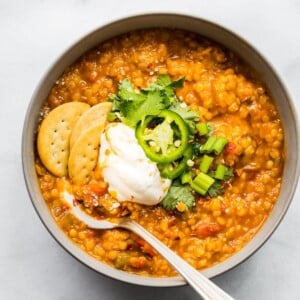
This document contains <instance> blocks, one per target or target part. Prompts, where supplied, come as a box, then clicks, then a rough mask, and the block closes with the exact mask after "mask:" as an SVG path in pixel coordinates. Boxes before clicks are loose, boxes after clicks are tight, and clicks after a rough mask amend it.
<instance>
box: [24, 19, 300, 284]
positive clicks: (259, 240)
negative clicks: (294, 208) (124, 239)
mask: <svg viewBox="0 0 300 300" xmlns="http://www.w3.org/2000/svg"><path fill="white" fill-rule="evenodd" d="M149 27H171V28H172V27H176V28H180V29H185V30H189V31H193V32H196V33H198V34H201V35H203V36H206V37H208V38H210V39H212V40H215V41H217V42H218V43H220V44H223V45H224V46H225V47H227V48H229V49H231V50H232V51H234V52H235V53H237V54H238V55H239V56H240V57H242V58H243V59H244V60H245V61H247V62H248V63H249V64H250V65H251V66H252V67H253V68H254V69H255V70H256V71H257V73H258V74H259V76H260V77H261V78H262V80H263V81H264V82H265V83H266V85H267V86H268V88H269V90H270V92H271V94H272V96H273V98H274V99H275V102H276V105H277V108H278V110H279V113H280V116H281V118H282V121H283V126H284V132H285V144H286V145H287V147H286V163H285V168H284V175H283V176H284V179H283V182H282V188H281V193H280V196H279V199H278V201H277V203H276V205H275V207H274V210H273V212H272V215H271V216H270V218H269V219H268V220H267V222H266V223H265V224H264V226H263V227H262V228H261V230H260V231H259V232H258V234H257V235H256V236H255V237H254V238H253V239H252V240H251V241H250V242H249V243H248V244H247V245H246V246H245V247H244V248H243V249H242V250H241V251H239V252H238V253H236V254H235V255H233V256H232V257H230V258H229V259H227V260H226V261H224V262H222V263H220V264H218V265H216V266H214V267H211V268H208V269H206V270H205V271H204V272H203V273H204V274H205V275H206V276H208V277H213V276H216V275H219V274H221V273H223V272H225V271H227V270H229V269H231V268H233V267H235V266H236V265H238V264H239V263H241V262H242V261H244V260H245V259H246V258H248V257H249V256H250V255H251V254H253V253H254V252H255V251H256V250H257V249H258V248H259V247H260V246H262V245H263V243H264V242H266V240H267V239H268V238H269V237H270V235H271V234H272V233H273V232H274V230H275V229H276V227H277V226H278V224H279V223H280V221H281V220H282V218H283V216H284V215H285V213H286V211H287V209H288V206H289V204H290V202H291V199H292V196H293V194H294V191H295V188H296V185H297V179H298V175H299V157H300V155H299V154H300V153H299V132H298V127H299V126H298V123H297V118H296V113H295V109H294V107H293V105H292V102H291V99H290V97H289V95H288V93H287V91H286V88H285V87H284V85H283V83H282V81H281V80H280V79H279V77H278V75H277V74H276V72H275V71H274V69H273V67H272V66H271V65H270V63H268V62H267V60H266V59H265V58H264V57H262V55H261V54H259V53H258V51H257V50H255V49H254V48H253V47H252V46H250V45H249V44H248V43H247V42H246V41H245V40H244V39H242V38H240V37H239V36H237V35H236V34H234V33H232V32H230V31H229V30H227V29H224V28H223V27H221V26H219V25H216V24H213V23H211V22H208V21H205V20H203V19H199V18H197V17H192V16H186V15H177V14H147V15H138V16H133V17H129V18H125V19H122V20H118V21H115V22H112V23H110V24H108V25H106V26H103V27H101V28H99V29H97V30H95V31H93V32H92V33H90V34H88V35H87V36H85V37H84V38H82V39H81V40H79V41H78V42H76V43H75V44H74V45H73V46H72V47H71V48H69V49H68V50H67V51H66V52H65V53H63V54H62V56H60V57H59V58H58V59H57V60H56V62H55V63H54V64H53V65H52V66H51V68H50V69H49V70H48V71H47V72H46V74H45V76H44V77H43V78H42V80H41V82H40V84H39V85H38V87H37V89H36V91H35V93H34V95H33V97H32V100H31V102H30V104H29V107H28V111H27V115H26V119H25V123H24V128H23V143H22V159H23V170H24V176H25V181H26V185H27V189H28V192H29V195H30V197H31V200H32V203H33V205H34V207H35V209H36V211H37V213H38V215H39V217H40V218H41V220H42V222H43V223H44V225H45V226H46V228H47V229H48V230H49V232H50V233H51V234H52V235H53V237H54V238H55V239H56V240H57V241H58V243H59V244H60V245H62V247H64V248H65V249H66V250H67V251H68V252H69V253H70V254H72V255H73V256H74V257H75V258H77V259H78V260H79V261H81V262H82V263H84V264H85V265H87V266H88V267H90V268H91V269H93V270H95V271H97V272H99V273H101V274H104V275H107V276H110V277H113V278H115V279H119V280H122V281H125V282H129V283H134V284H139V285H146V286H178V285H183V284H185V282H184V280H183V279H182V278H180V277H174V278H145V277H141V276H137V275H131V274H128V273H125V272H123V271H119V270H116V269H113V268H111V267H109V266H107V265H106V264H103V263H101V262H99V261H96V260H95V259H94V258H92V257H91V256H89V255H87V254H86V253H85V252H83V251H82V250H80V249H79V248H78V247H77V246H75V245H74V244H73V243H72V242H71V241H70V240H69V239H68V238H67V237H66V236H65V235H64V233H63V232H62V231H61V230H60V229H59V228H58V227H57V226H56V224H55V222H54V220H53V219H52V217H51V215H50V213H49V211H48V208H47V206H46V204H45V201H44V200H43V198H42V196H41V193H40V190H39V186H38V183H37V176H36V173H35V169H34V138H35V133H36V129H37V123H38V117H39V110H40V107H41V105H42V103H43V101H44V99H45V98H46V97H47V95H48V93H49V91H50V89H51V87H52V85H53V84H54V83H55V81H56V80H57V78H58V77H59V76H60V75H61V74H62V72H63V71H64V70H65V69H66V68H67V67H68V66H69V65H70V64H71V63H72V62H74V61H75V60H76V59H77V58H79V57H80V56H81V55H82V54H84V53H85V52H86V51H87V50H89V49H91V48H93V47H94V46H96V45H97V44H99V43H101V42H103V41H105V40H107V39H110V38H112V37H115V36H117V35H119V34H122V33H125V32H128V31H131V30H134V29H140V28H149Z"/></svg>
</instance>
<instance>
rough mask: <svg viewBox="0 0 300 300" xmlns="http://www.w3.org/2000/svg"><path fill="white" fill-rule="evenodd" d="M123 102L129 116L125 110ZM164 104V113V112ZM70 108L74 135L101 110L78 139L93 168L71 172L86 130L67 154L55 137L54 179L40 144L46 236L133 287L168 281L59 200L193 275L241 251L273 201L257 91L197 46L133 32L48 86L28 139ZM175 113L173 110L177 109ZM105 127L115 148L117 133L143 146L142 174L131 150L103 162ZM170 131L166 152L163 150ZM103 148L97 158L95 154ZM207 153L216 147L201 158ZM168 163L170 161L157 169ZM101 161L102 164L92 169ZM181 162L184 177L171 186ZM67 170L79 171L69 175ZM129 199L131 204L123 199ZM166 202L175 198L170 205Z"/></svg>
mask: <svg viewBox="0 0 300 300" xmlns="http://www.w3.org/2000/svg"><path fill="white" fill-rule="evenodd" d="M122 89H123V90H122ZM122 91H123V92H122ZM126 97H128V99H126ZM155 97H156V98H155ZM123 98H124V99H123ZM153 98H155V99H156V100H155V99H154V100H153ZM149 99H150V100H149ZM157 99H158V100H157ZM162 99H163V100H162ZM166 99H167V100H166ZM128 100H130V101H129V102H130V103H129V104H130V105H132V107H133V108H134V109H128V105H127V104H128V103H127V102H128ZM122 101H123V102H122ZM126 101H127V102H126ZM134 101H136V102H134ZM146 101H153V102H151V103H160V104H159V105H160V106H159V105H158V106H157V107H163V106H164V107H163V109H161V110H159V108H155V107H156V106H155V105H152V106H151V107H150V108H148V107H147V109H145V108H144V106H145V105H144V106H142V105H141V104H140V103H146ZM155 101H157V102H155ZM163 101H169V102H170V104H169V106H167V105H168V104H166V103H165V102H163ZM174 101H175V102H174ZM71 102H74V103H85V104H86V106H85V105H81V106H80V105H79V106H80V107H81V108H80V110H82V111H81V113H80V115H78V120H76V122H75V121H74V123H77V121H78V122H79V120H80V118H81V116H84V115H86V114H87V111H90V110H91V109H92V108H93V107H96V106H98V105H99V104H100V103H103V105H104V106H105V107H106V108H105V109H104V110H105V112H106V110H107V118H105V122H104V121H103V122H102V123H101V124H102V125H103V126H99V125H98V127H97V128H98V129H97V130H98V131H97V130H94V133H92V130H91V133H90V135H89V137H93V138H91V143H92V144H93V145H94V146H93V147H92V149H91V151H90V152H93V156H92V157H91V161H92V162H93V164H94V165H91V164H88V163H87V162H86V163H83V164H79V163H78V161H79V160H78V159H76V156H74V157H75V159H74V162H72V163H71V162H70V160H71V157H72V151H73V152H74V151H75V150H73V149H75V148H74V147H76V143H77V144H79V145H81V144H80V143H79V142H77V141H78V140H80V139H81V140H84V139H83V138H81V137H82V136H83V133H84V134H85V135H87V134H86V132H87V131H88V129H90V127H93V128H95V127H96V126H95V125H93V126H92V125H91V126H88V127H89V128H85V129H81V130H82V131H81V132H79V134H78V136H77V138H76V139H75V138H74V139H75V140H74V143H73V142H72V138H71V141H70V137H69V136H67V137H66V136H62V137H61V138H62V143H64V145H65V146H64V147H65V148H63V149H62V150H64V151H66V152H64V151H63V152H64V153H67V154H66V156H67V158H68V159H69V160H68V165H66V166H65V169H64V170H65V171H63V172H62V173H56V172H55V171H53V170H52V169H51V164H52V162H51V164H50V165H47V164H45V159H44V158H43V155H46V156H47V153H48V154H49V152H51V151H52V150H51V149H52V148H51V144H49V145H50V146H49V147H50V148H49V149H50V150H49V149H47V147H46V146H45V147H44V145H45V144H44V143H43V142H40V145H38V147H37V150H38V151H37V153H36V172H37V175H38V180H39V185H40V188H41V192H42V195H43V197H44V199H45V201H46V203H47V205H48V207H49V210H50V212H51V214H52V216H53V218H54V220H55V221H56V223H57V225H58V226H59V227H60V228H61V229H62V230H63V231H64V232H65V234H66V235H67V236H68V237H69V238H70V239H71V240H72V241H73V242H74V243H75V244H76V245H77V246H78V247H80V248H81V249H82V250H83V251H85V252H87V253H88V254H89V255H91V256H93V257H94V258H95V259H97V260H99V261H101V262H105V263H107V264H109V265H111V266H113V267H115V268H118V269H121V270H125V271H127V272H130V273H135V274H139V275H145V276H155V277H168V276H175V275H176V272H175V271H174V270H173V268H172V267H171V266H170V265H169V264H168V263H167V262H166V261H165V260H164V259H163V258H162V257H161V256H160V255H159V254H158V253H156V251H155V250H154V249H152V248H151V246H149V245H148V244H147V243H146V242H145V241H144V240H143V239H141V238H140V237H138V236H136V235H135V234H133V233H131V232H128V231H126V230H122V229H113V230H105V231H100V230H94V229H90V228H88V227H87V226H86V225H85V224H83V223H82V222H80V221H79V220H77V219H76V218H75V217H74V216H73V215H72V214H71V213H70V209H69V207H68V205H67V203H66V201H65V199H64V197H67V196H68V195H71V197H73V198H74V201H75V202H76V204H78V205H80V206H81V208H82V209H83V210H84V211H85V212H86V213H87V214H89V215H91V216H93V217H95V218H98V219H104V218H106V219H111V220H112V221H113V220H114V219H115V218H118V217H123V216H129V217H130V218H132V219H133V220H135V221H137V222H138V223H139V224H141V225H142V226H144V227H145V228H146V229H147V230H149V231H150V232H151V233H153V234H154V235H155V236H156V237H157V238H159V239H160V240H161V241H162V242H164V243H165V244H166V245H168V246H169V247H170V248H171V249H173V250H174V251H175V252H177V253H178V254H179V255H180V256H181V257H183V258H184V259H185V260H186V261H187V262H189V263H190V264H191V265H192V266H194V267H195V268H197V269H199V270H201V269H204V268H209V267H211V266H213V265H215V264H217V263H219V262H222V261H224V260H226V259H227V258H228V257H230V256H232V255H233V254H235V253H236V252H238V251H239V250H240V249H242V248H243V247H244V246H245V245H246V244H247V243H248V242H249V241H250V240H251V239H252V238H253V237H254V235H255V234H256V233H257V232H258V231H259V229H260V228H261V226H262V225H263V224H264V222H265V221H266V219H267V218H268V216H269V215H270V214H271V212H272V208H273V206H274V204H275V203H276V199H277V197H278V195H279V191H280V186H281V179H282V170H283V165H284V156H285V153H284V140H283V138H284V135H283V129H282V124H281V121H280V117H279V114H278V112H277V110H276V107H275V105H274V103H273V100H272V99H271V97H270V95H269V93H268V91H267V89H266V87H265V86H264V84H263V82H261V81H260V80H259V78H258V77H257V76H256V74H255V73H254V72H253V71H252V70H251V68H249V66H247V64H245V63H244V62H243V61H241V60H240V59H239V58H238V57H236V56H235V55H234V54H233V53H231V52H230V51H229V50H227V49H224V48H223V47H222V46H220V45H218V44H216V43H214V42H212V41H210V40H207V39H205V38H203V37H200V36H198V35H196V34H193V33H190V32H185V31H181V30H171V29H147V30H139V31H134V32H130V33H128V34H125V35H122V36H119V37H116V38H114V39H112V40H109V41H107V42H105V43H102V44H101V45H99V46H98V47H96V48H95V49H92V50H91V51H89V52H88V53H86V54H85V55H83V56H82V57H81V58H80V59H79V60H78V61H76V62H75V63H74V64H72V65H71V66H70V67H69V68H68V69H67V70H66V71H65V72H64V74H62V75H61V77H60V78H58V80H57V82H56V83H55V85H54V86H53V88H52V89H51V91H50V94H49V96H48V98H47V99H45V102H44V105H43V107H42V108H41V117H40V124H41V125H40V127H39V131H38V134H40V132H41V131H42V126H43V123H45V122H46V121H45V122H44V120H46V119H47V117H48V116H49V115H50V114H51V112H54V111H55V110H56V109H57V108H58V107H63V106H64V105H65V104H66V103H71ZM124 103H126V105H125V104H124ZM149 103H150V102H149ZM162 103H163V104H162ZM174 103H176V105H177V104H178V106H177V107H176V109H174V107H175V104H174ZM124 107H126V109H125V108H124ZM129 107H130V106H129ZM166 107H167V108H166ZM154 108H155V109H157V115H156V114H155V111H156V110H155V109H154ZM145 111H151V113H150V114H148V113H145ZM162 111H164V113H162ZM165 111H171V113H165ZM102 112H103V110H102ZM174 113H175V116H174ZM90 114H91V113H90ZM91 115H92V114H91ZM149 115H151V118H150V117H149ZM178 115H179V120H177V119H176V118H177V116H178ZM91 118H93V117H91ZM99 118H100V117H99ZM99 118H98V119H99ZM139 118H140V119H139ZM170 118H171V121H170V124H171V122H172V124H171V125H170V124H169V125H166V123H165V122H164V121H165V120H170ZM103 120H104V119H103ZM182 120H183V121H185V122H184V123H185V125H184V126H183V125H182V126H181V123H180V122H181V121H182ZM61 121H64V120H61ZM147 122H148V124H147V126H146V127H145V126H144V127H143V124H146V123H147ZM82 123H89V122H82ZM93 124H94V123H93ZM114 124H115V125H114ZM121 124H123V125H122V126H124V128H123V127H122V128H121ZM141 124H142V125H141ZM72 126H73V125H72ZM74 126H77V127H80V126H79V125H76V124H75V125H74ZM85 126H86V125H81V127H80V128H83V127H85ZM113 127H115V129H116V128H118V129H119V133H116V139H117V138H118V137H119V138H120V140H121V139H122V138H123V137H124V136H127V131H126V130H127V129H125V128H130V129H128V140H126V141H127V142H128V141H129V139H130V141H132V139H134V137H136V141H137V145H139V147H140V146H142V147H140V148H139V149H142V150H143V151H144V152H145V153H144V154H145V159H144V158H143V159H144V160H143V163H144V164H142V163H141V164H136V165H134V163H133V162H132V161H131V158H132V157H134V156H135V155H136V157H139V156H138V155H140V154H136V152H134V151H135V150H132V149H131V148H129V146H128V145H131V142H128V144H126V143H125V144H124V145H126V147H125V148H122V147H120V148H122V149H120V151H119V152H118V153H122V155H123V156H126V155H127V154H128V160H129V161H130V163H126V162H125V161H124V159H123V158H122V155H121V157H120V158H118V159H119V160H117V158H115V157H114V158H110V157H109V154H110V153H111V152H110V150H111V149H110V148H109V147H111V144H112V143H113V133H112V132H113V130H115V129H114V128H113ZM72 128H73V127H72ZM72 128H71V129H68V130H72ZM137 128H139V130H140V131H141V135H140V136H139V135H138V134H137ZM141 128H142V129H143V130H142V129H141ZM157 128H159V129H157ZM162 128H163V129H162ZM182 128H183V129H182ZM186 129H187V131H186V132H185V130H186ZM74 130H75V129H74ZM74 130H72V132H74ZM54 131H55V129H54ZM115 131H116V130H115ZM134 131H135V134H133V135H131V133H130V132H134ZM171 131H172V142H171V143H170V142H165V140H168V139H169V137H170V132H171ZM82 132H83V133H82ZM97 132H98V133H97ZM166 132H168V133H169V135H167V134H166V136H165V140H164V141H163V142H162V141H161V138H160V137H161V136H162V134H163V133H166ZM110 134H111V136H109V135H110ZM118 134H119V135H118ZM92 135H93V136H92ZM72 136H73V134H72ZM94 136H95V138H94ZM100 136H101V138H99V137H100ZM105 136H106V139H105ZM97 139H99V141H98V140H97ZM95 140H97V145H96V144H94V143H95ZM41 141H44V139H41ZM126 141H125V142H126ZM145 141H146V142H145ZM209 141H210V142H209ZM216 141H217V142H216ZM105 143H107V145H108V146H106V147H107V149H106V150H107V151H104V150H103V149H104V144H105ZM120 143H121V141H120ZM160 143H161V144H160ZM209 143H210V144H215V145H216V144H222V147H219V148H218V147H217V146H212V147H210V146H209V145H208V144H209ZM95 145H96V146H95ZM183 145H185V146H186V147H185V148H184V147H183ZM116 147H117V146H116ZM157 147H158V148H157ZM77 148H79V150H78V151H80V150H81V152H80V155H81V156H82V157H83V156H87V157H88V158H90V156H89V155H92V154H90V152H87V154H86V152H84V153H83V152H82V151H83V150H82V149H83V147H80V146H77ZM164 148H165V152H164ZM181 148H182V149H183V148H184V149H183V150H182V149H181ZM187 148H191V150H190V154H184V153H187V152H188V151H187ZM210 148H211V149H210ZM99 149H100V150H99ZM101 149H102V150H103V151H102V152H101ZM128 149H129V150H130V151H131V150H132V152H130V151H129V150H128ZM135 149H137V148H135ZM127 150H128V151H127ZM179 150H182V151H179ZM43 151H44V152H45V153H46V154H43V153H44V152H43ZM78 151H77V152H78ZM122 151H123V152H122ZM138 151H140V150H137V152H138ZM75 152H76V151H75ZM77 152H76V153H77ZM175 152H176V153H177V154H178V155H179V156H178V155H177V154H176V155H177V156H178V157H177V156H176V155H175ZM101 153H102V155H101ZM139 153H140V152H139ZM171 154H172V155H173V154H174V160H173V161H169V160H168V158H169V157H171V156H172V155H171ZM77 157H78V156H77ZM101 157H102V158H103V157H105V162H106V163H101V159H102V158H101ZM204 157H208V158H204ZM185 158H186V159H185ZM113 159H115V160H113ZM184 159H185V160H184ZM183 160H184V168H183V169H182V172H181V171H180V172H181V173H180V174H179V173H178V172H177V171H178V169H179V165H180V163H181V162H182V161H183ZM107 162H109V163H110V165H109V166H110V167H111V168H108V167H107V165H108V163H107ZM113 162H115V165H114V164H113ZM59 163H61V162H60V161H59ZM74 164H77V165H78V164H79V165H78V166H76V168H75V167H73V165H74ZM153 164H155V165H157V166H158V168H157V169H155V170H156V172H157V170H159V173H155V176H156V177H154V175H153V176H152V177H151V176H150V177H151V178H150V179H149V176H148V177H147V176H144V175H145V173H143V170H144V169H147V168H148V166H149V165H151V166H153ZM182 165H183V164H182ZM83 168H87V169H88V170H87V171H86V172H87V173H84V174H83V173H82V172H83V171H82V170H83ZM73 169H74V171H72V170H73ZM112 170H118V172H116V173H113V171H112ZM175 171H176V172H177V173H178V174H179V175H178V174H177V175H176V174H175V173H176V172H175ZM134 172H141V176H136V177H137V179H138V180H140V182H139V184H141V185H142V184H143V179H142V178H144V179H145V180H144V181H147V180H148V181H147V182H148V183H149V182H150V183H149V184H150V186H151V187H152V188H151V189H147V188H148V187H149V184H148V186H147V185H145V186H146V187H147V188H144V189H142V191H143V190H144V191H147V194H146V192H145V194H143V192H141V191H140V190H138V187H137V185H138V184H136V185H134V184H133V182H134V181H133V180H131V179H130V176H131V175H130V174H132V176H133V177H134V176H135V175H136V174H137V173H134ZM82 174H83V175H82ZM120 174H121V175H120ZM174 174H175V175H174ZM78 176H79V177H78ZM174 176H175V177H174ZM172 177H173V178H172ZM116 178H117V179H118V180H116ZM149 180H150V181H149ZM159 180H160V181H159ZM199 182H200V186H199V184H198V183H199ZM203 182H206V184H204V183H203ZM128 189H129V190H130V191H129V194H130V193H131V192H132V194H133V195H134V197H133V198H132V199H131V197H128ZM183 189H184V192H183V193H181V191H183ZM171 190H172V191H173V195H172V193H171ZM177 192H179V193H178V195H179V196H178V197H177V196H174V194H176V193H177ZM180 197H182V198H180ZM192 198H193V199H192ZM147 199H150V200H151V201H152V200H153V199H154V200H155V201H152V202H151V201H150V200H149V201H148V200H147ZM133 200H134V201H133ZM146 200H147V201H146ZM175 200H176V202H174V201H175Z"/></svg>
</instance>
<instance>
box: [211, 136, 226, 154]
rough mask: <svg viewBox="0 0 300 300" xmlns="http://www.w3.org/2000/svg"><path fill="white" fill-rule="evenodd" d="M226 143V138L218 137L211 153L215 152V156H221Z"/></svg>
mask: <svg viewBox="0 0 300 300" xmlns="http://www.w3.org/2000/svg"><path fill="white" fill-rule="evenodd" d="M227 142H228V140H227V139H226V138H223V137H218V138H217V140H216V141H215V143H214V145H213V151H215V153H216V154H217V155H219V154H221V152H222V151H223V149H224V147H225V146H226V144H227Z"/></svg>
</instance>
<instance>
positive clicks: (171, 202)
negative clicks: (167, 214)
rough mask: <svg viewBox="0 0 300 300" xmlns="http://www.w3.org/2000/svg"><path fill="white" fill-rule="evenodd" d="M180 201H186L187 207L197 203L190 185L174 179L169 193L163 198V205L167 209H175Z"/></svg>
mask: <svg viewBox="0 0 300 300" xmlns="http://www.w3.org/2000/svg"><path fill="white" fill-rule="evenodd" d="M180 202H182V203H184V204H185V205H186V208H187V209H190V208H191V207H192V206H194V205H195V198H194V196H193V194H192V193H191V189H190V188H189V186H188V185H182V184H180V183H179V182H177V181H174V182H173V184H172V185H171V187H170V189H169V191H168V194H167V195H166V196H165V197H164V199H163V200H162V202H161V205H162V206H163V207H164V208H165V209H166V210H173V209H175V208H176V206H177V204H178V203H180Z"/></svg>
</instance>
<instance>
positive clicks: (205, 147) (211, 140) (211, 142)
mask: <svg viewBox="0 0 300 300" xmlns="http://www.w3.org/2000/svg"><path fill="white" fill-rule="evenodd" d="M216 140H217V137H216V136H210V137H209V138H208V140H207V141H206V142H205V144H204V145H202V146H201V148H200V152H201V153H210V152H212V151H213V145H214V143H215V142H216Z"/></svg>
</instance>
